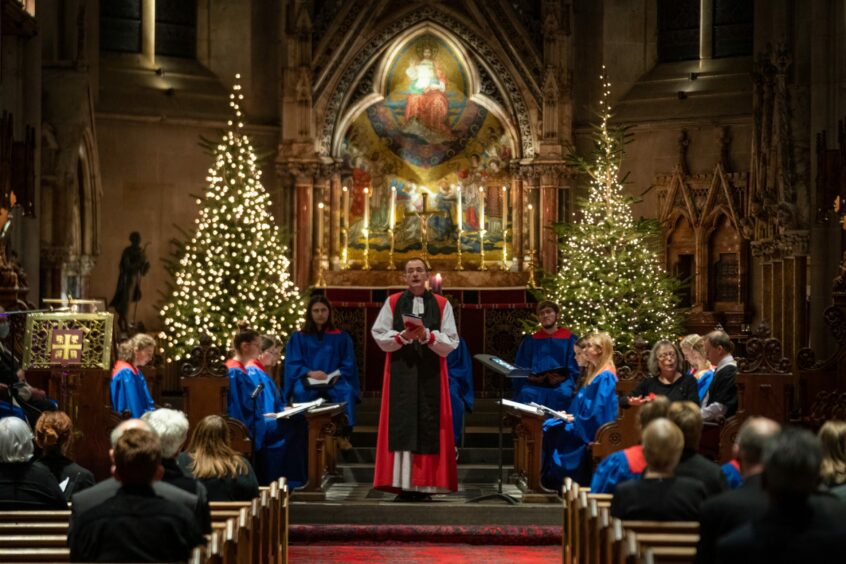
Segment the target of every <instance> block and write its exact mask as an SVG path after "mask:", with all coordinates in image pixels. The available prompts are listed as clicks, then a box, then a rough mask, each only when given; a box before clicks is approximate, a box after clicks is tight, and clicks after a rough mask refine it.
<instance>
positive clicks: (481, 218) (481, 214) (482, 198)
mask: <svg viewBox="0 0 846 564" xmlns="http://www.w3.org/2000/svg"><path fill="white" fill-rule="evenodd" d="M484 230H485V188H484V187H479V231H484Z"/></svg>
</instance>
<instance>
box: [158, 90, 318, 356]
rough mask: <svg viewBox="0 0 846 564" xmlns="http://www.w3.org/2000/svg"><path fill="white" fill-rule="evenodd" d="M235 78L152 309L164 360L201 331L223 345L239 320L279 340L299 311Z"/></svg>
mask: <svg viewBox="0 0 846 564" xmlns="http://www.w3.org/2000/svg"><path fill="white" fill-rule="evenodd" d="M235 79H236V82H235V85H234V86H233V87H232V93H231V94H230V96H229V106H230V107H231V108H232V110H233V113H234V119H231V120H229V121H228V122H227V125H228V130H227V132H226V133H225V134H224V136H223V138H222V140H221V142H220V143H219V144H218V145H217V146H216V147H215V149H214V164H213V165H212V166H211V168H210V169H209V172H208V176H207V177H206V181H207V183H208V186H207V188H206V190H205V194H204V195H203V197H202V198H198V199H197V206H198V207H199V214H198V217H197V219H196V220H195V226H194V233H193V235H192V236H191V238H190V240H189V241H188V242H187V243H186V244H185V248H184V253H183V255H182V257H181V259H180V261H179V267H178V270H177V272H176V274H175V280H174V281H175V287H174V290H173V293H172V295H171V296H170V298H169V299H168V300H167V302H166V304H165V305H164V306H163V307H162V309H161V311H160V315H161V317H162V320H163V323H164V330H163V332H162V334H161V336H160V337H161V338H162V341H163V345H164V349H165V350H166V352H167V353H168V354H167V357H168V360H169V361H170V360H178V359H180V358H182V357H183V356H185V355H186V354H187V353H188V352H189V351H190V350H191V349H192V348H193V347H195V346H197V345H198V344H199V337H200V335H202V334H208V335H210V336H211V337H212V339H213V340H214V341H215V342H216V343H215V344H217V345H226V344H229V342H230V340H231V339H230V337H231V335H232V332H233V331H234V329H235V328H236V325H237V323H238V322H239V321H240V320H245V321H246V322H247V323H248V324H249V326H250V328H251V329H254V330H256V331H258V332H260V333H265V334H271V335H276V336H278V337H280V338H281V339H282V340H283V341H286V340H287V337H288V335H289V334H290V333H291V332H292V331H295V330H296V329H297V328H298V327H299V326H300V325H301V324H302V322H303V319H302V314H303V311H304V309H305V306H304V304H303V299H302V296H301V293H300V290H299V288H297V286H296V285H295V284H294V283H293V281H292V280H291V277H290V261H289V260H288V256H287V255H288V249H287V247H286V246H285V244H284V243H283V239H282V234H281V232H280V231H279V228H278V227H277V226H276V225H275V223H274V220H273V217H272V216H271V215H270V212H269V211H268V207H269V205H270V195H269V194H268V193H267V191H266V190H265V189H264V187H263V186H262V184H261V171H260V170H259V169H258V167H257V164H256V154H255V151H254V150H253V147H252V144H251V143H250V140H249V137H248V136H247V135H246V134H245V133H244V122H243V114H242V112H241V103H242V101H243V99H244V95H243V93H242V92H241V85H240V83H239V81H240V75H235Z"/></svg>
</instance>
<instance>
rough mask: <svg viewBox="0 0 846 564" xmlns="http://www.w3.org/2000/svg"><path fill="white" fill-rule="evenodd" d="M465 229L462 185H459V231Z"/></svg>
mask: <svg viewBox="0 0 846 564" xmlns="http://www.w3.org/2000/svg"><path fill="white" fill-rule="evenodd" d="M462 229H464V206H462V205H461V184H459V185H458V230H459V231H461V230H462Z"/></svg>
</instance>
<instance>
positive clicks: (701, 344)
mask: <svg viewBox="0 0 846 564" xmlns="http://www.w3.org/2000/svg"><path fill="white" fill-rule="evenodd" d="M681 351H682V354H683V355H684V359H685V360H686V361H687V363H688V364H689V365H690V375H691V376H693V377H694V378H696V386H697V388H698V390H699V403H700V404H702V400H703V399H705V394H707V393H708V388H710V387H711V380H713V379H714V367H713V366H711V363H710V362H708V359H707V358H705V339H704V338H703V337H702V336H700V335H697V334H696V333H692V334H690V335H688V336H687V337H685V338H684V339H682V342H681Z"/></svg>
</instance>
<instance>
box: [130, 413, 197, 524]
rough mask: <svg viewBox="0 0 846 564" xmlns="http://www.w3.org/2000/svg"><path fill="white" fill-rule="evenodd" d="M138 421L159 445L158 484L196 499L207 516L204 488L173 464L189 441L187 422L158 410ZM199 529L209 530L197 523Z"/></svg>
mask: <svg viewBox="0 0 846 564" xmlns="http://www.w3.org/2000/svg"><path fill="white" fill-rule="evenodd" d="M141 420H142V421H145V422H146V423H147V424H148V425H149V426H150V428H151V429H152V430H153V432H154V433H156V435H158V437H159V440H160V441H161V445H162V467H164V475H163V476H162V477H161V480H162V481H163V482H165V483H168V484H170V485H172V486H176V487H177V488H179V489H182V490H185V491H186V492H188V493H190V494H193V495H196V496H197V500H198V502H199V504H200V505H201V506H205V507H206V511H204V512H203V513H204V514H208V515H210V512H209V509H208V506H209V500H208V492H207V491H206V487H205V486H204V485H203V484H202V483H201V482H200V481H199V480H197V479H196V478H195V477H194V476H192V475H191V474H189V473H188V472H186V471H185V470H183V469H182V468H180V466H179V464H177V462H176V456H177V455H178V454H179V451H181V450H182V446H183V445H184V444H185V440H186V439H187V438H188V418H187V417H185V414H184V413H182V412H181V411H177V410H175V409H168V408H161V409H157V410H155V411H149V412H147V413H145V414H144V416H143V417H142V418H141ZM200 526H201V527H202V528H203V530H205V531H208V530H209V529H210V528H211V522H209V523H200Z"/></svg>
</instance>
